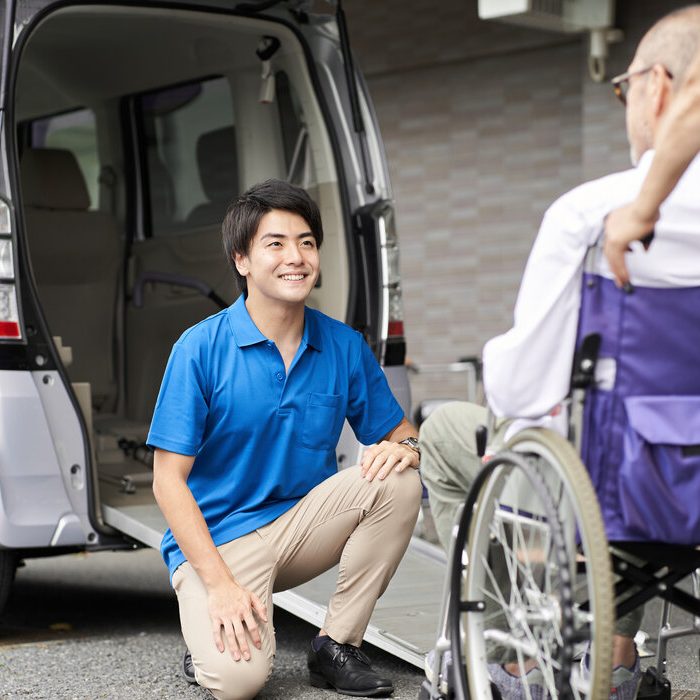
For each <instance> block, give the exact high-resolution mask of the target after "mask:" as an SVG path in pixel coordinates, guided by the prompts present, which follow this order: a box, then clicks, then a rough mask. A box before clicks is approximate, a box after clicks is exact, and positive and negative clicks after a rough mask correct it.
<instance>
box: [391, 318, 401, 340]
mask: <svg viewBox="0 0 700 700" xmlns="http://www.w3.org/2000/svg"><path fill="white" fill-rule="evenodd" d="M387 335H388V337H389V338H396V337H401V338H403V321H389V333H388V334H387Z"/></svg>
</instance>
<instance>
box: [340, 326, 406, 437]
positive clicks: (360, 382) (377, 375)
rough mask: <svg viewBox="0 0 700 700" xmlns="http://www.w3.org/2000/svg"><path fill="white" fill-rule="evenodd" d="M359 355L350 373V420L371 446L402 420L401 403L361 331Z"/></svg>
mask: <svg viewBox="0 0 700 700" xmlns="http://www.w3.org/2000/svg"><path fill="white" fill-rule="evenodd" d="M358 345H359V346H360V347H359V353H358V355H359V357H358V360H357V364H356V365H355V369H354V370H353V372H352V374H351V376H350V386H349V391H348V412H347V419H348V422H349V423H350V426H351V427H352V429H353V431H354V432H355V435H356V436H357V439H358V440H359V441H360V442H361V443H363V444H364V445H371V444H373V443H375V442H377V441H378V440H380V439H381V438H383V437H384V436H385V435H386V434H387V433H389V432H390V431H391V430H392V429H393V428H395V427H396V426H397V425H398V424H399V423H400V422H401V420H402V419H403V417H404V414H403V410H402V409H401V406H400V405H399V402H398V401H397V400H396V399H395V398H394V395H393V394H392V393H391V389H390V388H389V383H388V382H387V380H386V377H385V376H384V372H382V368H381V367H380V366H379V363H378V362H377V360H376V358H375V357H374V355H373V354H372V351H371V350H370V348H369V346H368V345H367V343H366V342H365V340H364V338H362V336H360V335H359V334H358Z"/></svg>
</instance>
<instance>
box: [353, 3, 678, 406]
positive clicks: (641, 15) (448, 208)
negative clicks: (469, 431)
mask: <svg viewBox="0 0 700 700" xmlns="http://www.w3.org/2000/svg"><path fill="white" fill-rule="evenodd" d="M682 4H684V3H683V2H675V3H674V2H661V1H660V0H618V3H617V5H618V17H617V25H618V26H620V27H622V28H623V29H625V32H626V37H625V40H624V42H623V43H621V44H617V45H615V46H613V47H611V57H610V61H609V73H610V74H611V75H613V74H615V73H619V72H622V71H624V70H625V67H626V65H627V63H628V62H629V60H630V58H631V56H632V53H633V51H634V46H635V45H636V43H637V41H638V39H639V37H640V36H641V33H642V31H643V30H644V29H645V28H646V27H648V26H649V25H650V24H651V23H652V22H653V21H654V20H655V19H656V18H658V17H659V16H661V15H662V14H664V13H665V12H667V11H669V9H672V8H673V7H674V6H680V5H682ZM345 5H346V11H347V14H348V20H349V24H350V34H351V40H352V42H353V46H354V49H355V52H356V54H357V57H358V62H359V63H360V65H361V67H362V69H363V71H364V72H365V75H366V77H367V80H368V84H369V89H370V92H371V94H372V97H373V100H374V102H375V106H376V109H377V113H378V117H379V122H380V127H381V130H382V134H383V137H384V142H385V145H386V150H387V156H388V159H389V169H390V173H391V178H392V184H393V187H394V195H395V200H396V209H397V223H398V229H399V235H400V237H401V253H402V259H401V269H402V275H403V288H404V304H405V316H406V329H407V341H408V354H409V357H410V358H411V359H413V360H414V361H415V362H417V363H419V364H420V363H447V362H452V361H454V360H455V359H457V358H458V357H460V356H464V355H473V354H478V353H479V352H480V350H481V347H482V345H483V343H484V342H485V341H486V340H487V339H488V338H490V337H491V336H493V335H495V334H497V333H500V332H503V331H505V330H507V328H508V327H509V325H510V322H511V319H512V308H513V304H514V301H515V295H516V293H517V289H518V285H519V282H520V277H521V275H522V270H523V267H524V264H525V260H526V258H527V254H528V252H529V250H530V247H531V245H532V241H533V240H534V237H535V234H536V233H537V228H538V225H539V221H540V220H541V218H542V214H543V213H544V210H545V209H546V207H547V206H548V204H549V203H551V202H552V201H553V200H554V199H555V198H556V197H557V196H558V195H560V194H562V193H563V192H565V191H567V190H568V189H570V188H571V187H574V186H575V185H577V184H579V183H580V182H582V181H584V180H586V179H590V178H593V177H598V176H600V175H602V174H605V173H607V172H611V171H613V170H619V169H623V168H625V167H628V163H629V156H628V146H627V140H626V137H625V133H624V110H623V108H622V107H621V106H620V105H619V103H617V102H616V100H615V99H614V97H613V96H612V91H611V89H610V86H609V85H599V84H595V83H593V82H592V81H591V79H590V78H589V77H588V71H587V67H586V57H587V44H586V42H585V41H584V40H582V39H579V38H578V37H575V36H573V37H572V36H565V35H558V34H553V33H544V32H535V31H533V30H529V29H524V28H518V27H510V26H507V25H503V24H499V23H495V22H480V21H479V20H478V19H477V17H476V5H477V3H476V0H445V1H444V2H425V1H424V0H347V2H346V4H345ZM412 384H413V392H414V403H416V402H417V401H420V400H422V399H423V398H428V397H433V396H452V397H461V396H463V395H464V392H465V386H466V383H465V380H464V378H463V377H461V376H459V375H449V374H444V375H434V374H431V375H426V376H424V377H421V376H418V377H414V379H413V382H412Z"/></svg>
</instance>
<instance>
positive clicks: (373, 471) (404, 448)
mask: <svg viewBox="0 0 700 700" xmlns="http://www.w3.org/2000/svg"><path fill="white" fill-rule="evenodd" d="M419 466H420V457H419V456H418V453H417V452H416V451H415V450H414V449H412V448H411V447H409V446H408V445H402V444H400V443H398V442H390V441H389V440H383V441H382V442H379V443H377V444H376V445H372V446H371V447H369V448H367V450H366V451H365V454H364V455H363V457H362V462H360V473H361V474H362V477H363V478H364V479H367V481H372V479H374V478H375V477H377V478H378V479H380V480H381V479H386V477H387V476H389V474H391V472H392V471H395V472H402V471H403V470H404V469H406V468H408V467H412V468H413V469H418V467H419Z"/></svg>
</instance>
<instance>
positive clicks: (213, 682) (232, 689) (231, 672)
mask: <svg viewBox="0 0 700 700" xmlns="http://www.w3.org/2000/svg"><path fill="white" fill-rule="evenodd" d="M271 672H272V663H271V661H270V660H269V659H268V658H267V657H266V655H265V654H264V653H263V652H259V651H258V652H257V653H256V652H255V651H254V652H253V657H252V659H251V660H250V661H243V660H241V661H234V660H233V659H232V658H231V656H230V655H229V653H228V652H227V651H226V652H224V653H223V654H220V655H219V658H217V659H216V660H212V661H210V662H209V663H208V664H207V665H206V666H205V667H197V669H196V678H197V682H198V683H199V684H200V685H201V686H202V687H204V688H207V689H208V690H209V691H210V692H211V694H212V695H213V696H214V697H215V698H217V700H251V699H252V698H254V697H255V696H256V695H258V693H260V691H261V690H262V689H263V687H264V686H265V683H266V682H267V679H268V678H269V677H270V673H271Z"/></svg>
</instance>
